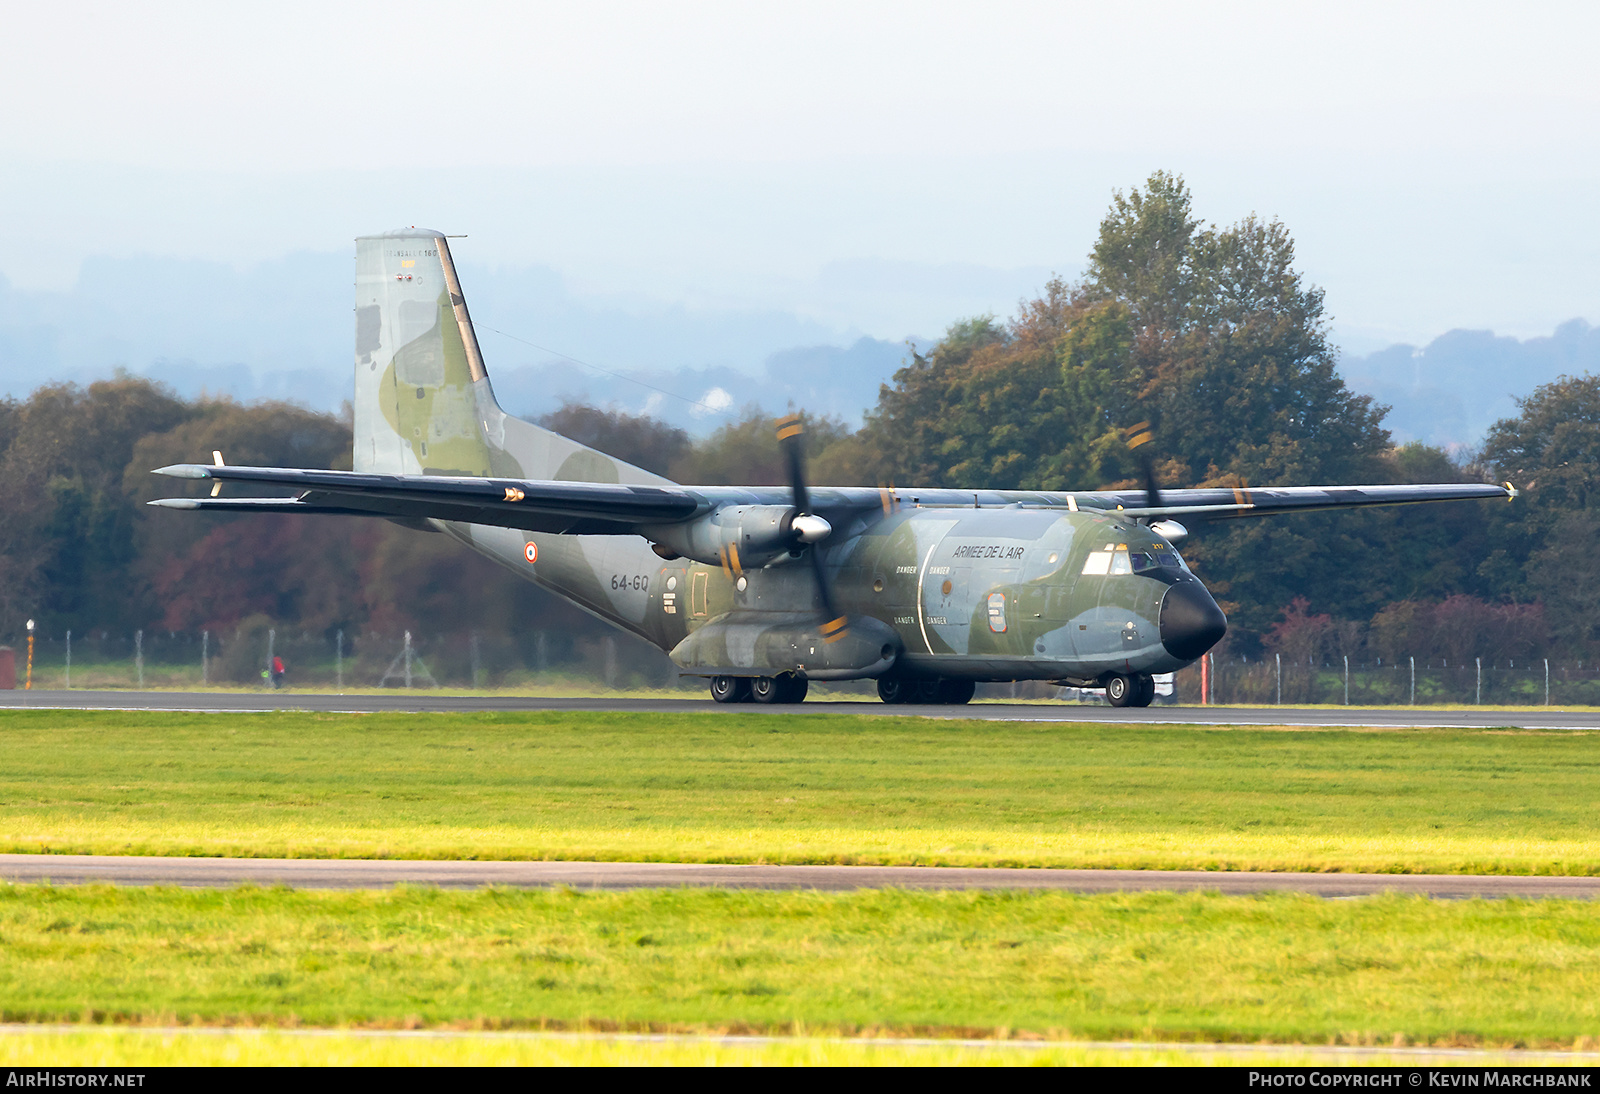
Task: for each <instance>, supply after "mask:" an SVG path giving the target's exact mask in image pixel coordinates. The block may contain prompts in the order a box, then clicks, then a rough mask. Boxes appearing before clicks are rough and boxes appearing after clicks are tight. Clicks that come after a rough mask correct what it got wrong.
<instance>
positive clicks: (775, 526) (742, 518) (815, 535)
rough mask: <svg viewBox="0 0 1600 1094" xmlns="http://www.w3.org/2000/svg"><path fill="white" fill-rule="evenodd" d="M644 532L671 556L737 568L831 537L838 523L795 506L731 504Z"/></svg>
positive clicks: (758, 564) (755, 566)
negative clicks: (697, 516)
mask: <svg viewBox="0 0 1600 1094" xmlns="http://www.w3.org/2000/svg"><path fill="white" fill-rule="evenodd" d="M640 531H641V532H642V533H643V534H644V535H645V536H647V537H648V538H649V539H650V540H651V541H653V542H654V544H655V551H656V553H657V554H659V555H663V556H665V557H672V556H681V557H683V558H692V559H694V560H695V561H696V562H704V563H706V564H708V565H712V566H726V567H728V568H729V569H731V570H735V571H738V570H750V569H758V568H760V567H762V566H765V565H766V564H767V563H769V562H771V561H773V560H774V559H776V558H780V557H782V556H783V555H786V554H788V553H789V552H790V551H793V550H795V549H797V548H799V547H801V546H803V545H805V544H807V543H816V542H818V541H819V540H822V539H825V538H827V535H828V533H829V532H832V531H833V527H832V526H831V525H830V524H829V523H828V522H827V521H825V520H823V519H822V518H821V517H819V516H815V515H813V514H810V513H801V512H800V510H798V509H796V508H795V507H794V506H792V505H725V506H723V507H722V508H720V509H717V510H714V511H713V512H710V513H707V514H706V515H705V516H703V517H700V518H699V519H697V520H692V521H688V522H687V523H684V524H667V525H662V526H660V527H656V528H644V529H640Z"/></svg>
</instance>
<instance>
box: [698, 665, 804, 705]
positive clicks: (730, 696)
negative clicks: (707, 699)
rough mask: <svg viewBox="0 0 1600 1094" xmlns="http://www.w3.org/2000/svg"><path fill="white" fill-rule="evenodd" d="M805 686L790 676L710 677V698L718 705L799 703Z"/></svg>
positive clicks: (782, 674)
mask: <svg viewBox="0 0 1600 1094" xmlns="http://www.w3.org/2000/svg"><path fill="white" fill-rule="evenodd" d="M809 686H810V685H809V683H808V682H807V680H806V678H805V677H804V676H796V675H795V674H794V673H792V672H783V673H779V674H778V675H777V676H713V677H712V678H711V698H713V699H715V700H716V701H717V702H719V703H803V702H805V698H806V691H807V690H808V688H809Z"/></svg>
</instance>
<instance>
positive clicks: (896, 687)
mask: <svg viewBox="0 0 1600 1094" xmlns="http://www.w3.org/2000/svg"><path fill="white" fill-rule="evenodd" d="M911 695H912V692H911V688H910V687H908V686H907V684H906V681H904V680H885V679H882V678H881V677H880V678H879V680H878V698H879V699H882V700H883V701H884V702H885V703H894V704H899V703H909V702H911Z"/></svg>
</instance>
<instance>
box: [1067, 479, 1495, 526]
mask: <svg viewBox="0 0 1600 1094" xmlns="http://www.w3.org/2000/svg"><path fill="white" fill-rule="evenodd" d="M1516 496H1517V491H1516V488H1515V487H1513V486H1512V485H1511V484H1510V483H1504V484H1502V485H1499V486H1496V485H1493V484H1490V483H1481V482H1471V483H1436V484H1432V485H1417V486H1409V485H1407V486H1269V487H1241V488H1239V489H1231V488H1227V487H1222V488H1215V487H1213V488H1209V489H1200V490H1163V491H1161V495H1160V504H1159V505H1155V506H1151V505H1147V504H1146V500H1147V499H1146V495H1145V492H1144V491H1143V490H1119V491H1097V492H1095V493H1093V494H1076V495H1074V500H1075V501H1076V502H1077V504H1078V506H1079V507H1080V508H1098V509H1116V510H1121V511H1122V515H1124V516H1131V517H1169V516H1171V517H1176V516H1190V517H1196V516H1198V517H1205V518H1207V519H1210V520H1228V519H1236V518H1239V517H1262V516H1271V515H1274V514H1277V513H1285V512H1293V513H1310V512H1316V511H1319V510H1324V509H1361V508H1366V507H1368V506H1373V505H1415V504H1417V503H1420V502H1428V501H1469V500H1472V499H1503V500H1506V501H1509V500H1511V499H1512V498H1515V497H1516Z"/></svg>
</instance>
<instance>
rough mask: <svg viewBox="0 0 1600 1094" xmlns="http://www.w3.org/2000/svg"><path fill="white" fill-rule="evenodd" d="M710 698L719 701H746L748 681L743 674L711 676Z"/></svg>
mask: <svg viewBox="0 0 1600 1094" xmlns="http://www.w3.org/2000/svg"><path fill="white" fill-rule="evenodd" d="M711 698H713V699H715V700H716V701H717V702H719V703H748V702H749V701H750V681H749V679H748V678H746V677H743V676H713V677H712V678H711Z"/></svg>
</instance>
